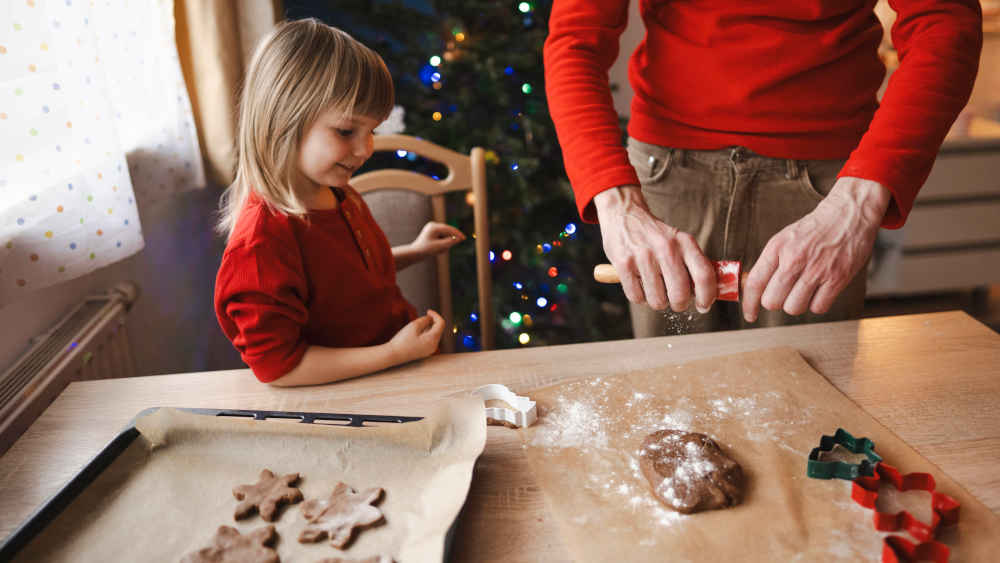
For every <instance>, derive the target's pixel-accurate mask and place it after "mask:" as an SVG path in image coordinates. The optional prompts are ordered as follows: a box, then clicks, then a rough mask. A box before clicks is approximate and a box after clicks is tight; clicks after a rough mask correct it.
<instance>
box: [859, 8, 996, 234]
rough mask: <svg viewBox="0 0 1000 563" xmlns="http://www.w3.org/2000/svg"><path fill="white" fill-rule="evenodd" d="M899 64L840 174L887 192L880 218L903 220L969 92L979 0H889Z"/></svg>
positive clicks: (894, 224)
mask: <svg viewBox="0 0 1000 563" xmlns="http://www.w3.org/2000/svg"><path fill="white" fill-rule="evenodd" d="M889 4H890V6H892V8H893V9H894V10H896V12H898V17H897V19H896V23H895V24H894V25H893V27H892V42H893V45H894V46H895V47H896V51H897V52H898V53H899V68H898V69H897V70H896V71H895V72H894V73H893V74H892V76H891V77H890V79H889V84H888V87H887V88H886V91H885V95H884V96H883V97H882V104H881V107H880V108H879V109H878V110H877V111H876V112H875V116H874V118H873V119H872V122H871V125H870V126H869V128H868V131H867V132H866V133H865V134H864V136H862V138H861V142H860V143H859V144H858V147H857V148H856V149H855V150H854V151H853V152H852V153H851V156H850V158H849V159H848V160H847V164H846V165H845V166H844V168H843V170H841V172H840V176H841V177H843V176H853V177H858V178H864V179H867V180H874V181H876V182H878V183H880V184H882V185H883V186H885V187H886V188H888V189H889V191H890V192H892V202H891V203H890V204H889V210H888V211H887V213H886V216H885V219H883V221H882V226H883V227H886V228H889V229H896V228H899V227H902V226H903V223H904V222H905V221H906V217H907V215H908V214H909V212H910V209H912V207H913V201H914V199H916V197H917V192H918V191H919V190H920V188H921V186H923V183H924V181H925V180H927V176H928V175H929V174H930V171H931V167H932V166H933V165H934V159H935V158H936V157H937V153H938V150H939V149H940V148H941V143H942V142H943V141H944V137H945V135H946V134H947V133H948V129H949V128H950V127H951V125H952V123H953V122H954V121H955V118H956V117H957V116H958V113H959V112H960V111H961V110H962V108H963V107H964V106H965V104H966V102H968V100H969V95H970V94H971V93H972V85H973V82H974V81H975V78H976V72H977V71H978V69H979V53H980V50H981V49H982V44H983V33H982V31H983V27H982V11H981V9H980V6H979V2H978V1H977V0H950V1H939V0H890V2H889Z"/></svg>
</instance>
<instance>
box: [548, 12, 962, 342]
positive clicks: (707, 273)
mask: <svg viewBox="0 0 1000 563" xmlns="http://www.w3.org/2000/svg"><path fill="white" fill-rule="evenodd" d="M639 1H640V12H641V14H642V18H643V21H644V23H645V26H646V36H645V38H644V40H643V41H642V42H641V43H640V44H639V46H638V48H636V50H635V51H634V52H633V53H632V56H631V59H630V64H629V72H628V74H629V80H630V83H631V85H632V88H633V90H634V96H633V99H632V105H631V116H630V120H629V124H628V135H629V139H628V145H627V148H626V147H624V146H622V142H621V132H620V129H619V127H618V116H617V115H616V113H615V111H614V108H613V105H612V100H611V92H610V88H609V85H608V77H607V71H608V68H609V67H610V66H611V64H612V63H613V62H614V60H615V59H616V57H617V55H618V38H619V36H620V35H621V33H622V31H623V30H624V28H625V25H626V20H627V14H628V0H555V1H554V3H553V8H552V13H551V17H550V20H549V36H548V38H547V40H546V43H545V48H544V57H545V78H546V91H547V95H548V102H549V109H550V112H551V115H552V119H553V121H554V122H555V125H556V131H557V134H558V136H559V141H560V144H561V146H562V149H563V155H564V158H565V162H566V170H567V173H568V175H569V179H570V182H571V183H572V185H573V189H574V192H575V194H576V202H577V206H578V210H579V212H580V215H581V217H582V219H583V220H584V221H588V222H599V223H600V226H601V234H602V237H603V240H604V250H605V253H606V254H607V256H608V258H609V259H610V261H611V263H612V264H613V265H614V266H615V268H616V269H617V271H618V274H619V276H620V278H621V282H622V287H623V290H624V292H625V295H626V296H627V297H628V299H629V301H630V302H631V308H632V319H633V329H634V331H635V334H636V336H637V337H640V336H654V335H658V334H663V333H664V331H665V330H667V329H669V328H673V329H674V330H677V331H701V330H713V329H720V328H740V327H743V326H747V324H748V323H754V322H757V323H758V324H761V325H778V324H789V323H794V322H802V321H812V320H841V319H847V318H856V317H858V316H860V313H861V309H862V307H863V303H864V293H865V272H864V266H865V265H866V263H867V261H868V259H869V257H870V255H871V251H872V246H873V244H874V240H875V236H876V233H877V231H878V229H879V227H880V226H881V227H885V228H890V229H892V228H899V227H900V226H902V225H903V223H904V222H905V220H906V216H907V214H908V213H909V211H910V208H911V207H912V205H913V200H914V198H915V197H916V194H917V191H918V190H919V189H920V186H921V185H922V184H923V182H924V181H925V180H926V178H927V175H928V174H929V172H930V169H931V166H932V164H933V162H934V158H935V156H936V154H937V151H938V149H939V148H940V145H941V142H942V141H943V139H944V137H945V134H946V133H947V132H948V129H949V128H950V126H951V124H952V122H953V121H954V119H955V118H956V117H957V115H958V113H959V111H960V110H961V109H962V107H963V106H964V105H965V103H966V102H967V101H968V97H969V95H970V93H971V90H972V85H973V82H974V80H975V75H976V72H977V70H978V65H979V52H980V49H981V47H982V14H981V9H980V6H979V3H978V2H977V1H976V0H952V1H933V0H891V1H890V4H891V5H892V7H893V8H894V9H895V10H896V11H897V12H898V18H897V20H896V23H895V24H894V26H893V29H892V40H893V43H894V45H895V47H896V49H897V51H898V53H899V59H900V65H899V68H898V69H897V70H896V71H895V73H894V74H893V76H892V77H891V79H890V81H889V84H888V87H887V89H886V91H885V94H884V96H883V98H882V100H881V106H880V105H879V103H878V102H877V100H876V93H877V91H878V89H879V87H880V85H881V83H882V81H883V78H884V76H885V68H884V66H883V65H882V63H881V61H880V60H879V58H878V55H877V49H878V45H879V42H880V40H881V37H882V27H881V25H880V23H879V21H878V19H877V18H876V17H875V15H874V5H875V0H845V1H841V2H830V1H828V0H795V1H792V0H754V1H737V2H693V1H690V0H669V1H668V0H639ZM708 257H711V258H713V259H729V260H740V261H741V262H742V263H743V265H744V268H750V271H749V275H748V277H747V280H746V283H745V285H744V287H743V292H742V296H741V303H740V305H738V306H737V305H732V306H730V307H714V308H712V304H713V302H714V300H715V298H716V289H715V274H714V271H713V269H712V266H711V263H710V261H709V259H708ZM692 301H693V303H694V307H695V309H697V311H698V312H699V314H694V312H693V311H692V312H690V313H687V314H685V315H681V316H680V317H678V316H674V317H672V318H671V316H669V315H664V314H663V313H661V312H660V310H663V309H666V308H667V307H668V306H669V307H670V308H671V309H673V311H675V312H680V311H686V310H688V307H689V305H691V303H692ZM761 307H763V309H765V310H764V311H761ZM710 308H711V311H710ZM702 313H704V314H702ZM678 319H680V320H679V321H678ZM678 322H680V323H682V324H686V326H683V327H681V328H678V327H677V326H676V324H675V325H674V326H672V327H671V326H668V323H678Z"/></svg>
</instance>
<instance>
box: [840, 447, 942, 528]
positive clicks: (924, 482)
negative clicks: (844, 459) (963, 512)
mask: <svg viewBox="0 0 1000 563" xmlns="http://www.w3.org/2000/svg"><path fill="white" fill-rule="evenodd" d="M883 481H885V482H888V483H891V484H892V485H893V486H895V487H896V489H898V490H899V491H901V492H904V491H912V490H918V491H927V492H929V493H930V494H931V508H932V509H933V510H932V511H931V514H932V515H931V523H930V524H925V523H924V522H921V521H920V520H917V519H916V518H914V517H913V515H912V514H910V513H909V512H907V511H905V510H902V511H900V512H897V513H895V514H892V513H888V512H879V511H878V510H877V509H876V508H875V501H876V500H877V499H878V487H879V484H880V483H882V482H883ZM935 487H936V483H935V482H934V476H933V475H931V474H930V473H907V474H906V475H903V474H902V473H900V472H899V470H898V469H896V468H895V467H893V466H891V465H887V464H885V463H879V464H877V465H876V466H875V475H872V476H871V477H865V476H862V477H858V478H857V479H855V480H854V484H853V487H852V489H851V498H852V499H854V501H855V502H857V503H858V504H860V505H861V506H864V507H865V508H871V509H872V510H874V511H875V514H874V517H873V519H874V521H875V529H876V530H880V531H883V532H896V531H898V530H906V531H907V532H909V533H910V535H911V536H913V538H914V539H916V540H917V541H920V542H929V541H930V540H932V539H934V535H935V534H936V533H937V529H938V526H949V525H951V524H955V523H956V522H958V509H959V508H960V506H961V505H960V504H959V503H958V501H957V500H955V499H953V498H951V497H950V496H948V495H946V494H944V493H939V492H937V491H935V490H934V488H935Z"/></svg>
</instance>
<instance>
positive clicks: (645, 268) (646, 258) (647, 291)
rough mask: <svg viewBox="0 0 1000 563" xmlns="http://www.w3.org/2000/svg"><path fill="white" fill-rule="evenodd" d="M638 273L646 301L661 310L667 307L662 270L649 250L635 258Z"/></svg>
mask: <svg viewBox="0 0 1000 563" xmlns="http://www.w3.org/2000/svg"><path fill="white" fill-rule="evenodd" d="M636 262H637V264H638V266H639V275H640V276H641V278H642V291H643V294H644V295H645V299H646V303H647V304H648V305H649V306H650V307H652V308H653V309H656V310H657V311H662V310H663V309H666V308H667V288H666V286H664V284H663V278H664V275H663V272H661V270H660V265H659V263H658V262H657V261H656V259H655V258H654V257H653V254H652V253H651V252H649V251H646V252H643V253H641V254H640V255H639V256H638V258H637V260H636Z"/></svg>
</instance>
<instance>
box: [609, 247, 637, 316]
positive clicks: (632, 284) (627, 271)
mask: <svg viewBox="0 0 1000 563" xmlns="http://www.w3.org/2000/svg"><path fill="white" fill-rule="evenodd" d="M609 258H610V257H609ZM611 263H612V264H614V266H615V270H617V271H618V277H619V278H620V281H621V284H622V291H624V292H625V297H626V298H627V299H628V300H629V301H631V302H632V303H635V304H637V305H638V304H642V303H645V302H646V294H645V292H643V290H642V284H640V283H639V277H638V275H637V274H636V267H635V259H631V260H623V261H615V260H612V261H611Z"/></svg>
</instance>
